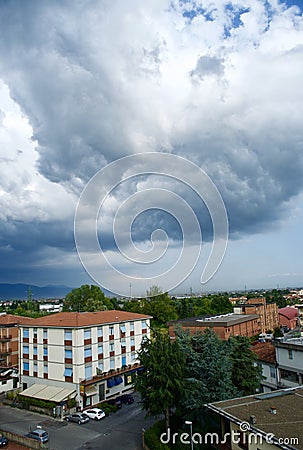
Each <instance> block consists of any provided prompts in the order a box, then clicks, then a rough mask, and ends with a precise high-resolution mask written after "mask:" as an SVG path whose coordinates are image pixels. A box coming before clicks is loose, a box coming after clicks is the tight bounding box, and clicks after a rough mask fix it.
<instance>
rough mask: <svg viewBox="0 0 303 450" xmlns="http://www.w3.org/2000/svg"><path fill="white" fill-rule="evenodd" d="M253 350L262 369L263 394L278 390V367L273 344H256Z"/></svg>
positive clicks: (261, 385) (261, 389)
mask: <svg viewBox="0 0 303 450" xmlns="http://www.w3.org/2000/svg"><path fill="white" fill-rule="evenodd" d="M251 350H252V351H253V352H254V353H255V354H256V355H257V358H258V365H259V366H260V367H261V368H262V376H263V378H262V380H261V383H260V391H261V392H271V391H274V390H276V389H278V367H277V360H276V348H275V346H274V345H273V344H272V343H271V342H258V341H257V342H255V343H253V346H252V347H251Z"/></svg>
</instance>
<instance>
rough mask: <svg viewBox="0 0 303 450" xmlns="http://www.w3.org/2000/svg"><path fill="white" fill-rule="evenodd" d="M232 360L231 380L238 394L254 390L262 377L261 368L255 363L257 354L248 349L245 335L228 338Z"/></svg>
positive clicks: (251, 392) (248, 393) (247, 393)
mask: <svg viewBox="0 0 303 450" xmlns="http://www.w3.org/2000/svg"><path fill="white" fill-rule="evenodd" d="M228 345H229V348H230V359H231V361H232V382H233V385H234V386H235V387H236V388H237V389H238V391H239V393H240V395H250V394H254V393H255V392H256V389H257V388H258V387H259V385H260V381H261V379H262V368H261V367H259V366H258V365H257V361H258V358H257V355H256V354H255V353H254V352H252V351H251V349H250V345H251V344H250V340H249V339H248V338H247V337H245V336H236V337H231V338H229V341H228Z"/></svg>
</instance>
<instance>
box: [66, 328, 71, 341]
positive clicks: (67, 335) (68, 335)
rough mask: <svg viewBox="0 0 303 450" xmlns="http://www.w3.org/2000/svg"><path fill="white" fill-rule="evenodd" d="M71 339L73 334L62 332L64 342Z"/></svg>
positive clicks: (69, 331) (67, 331)
mask: <svg viewBox="0 0 303 450" xmlns="http://www.w3.org/2000/svg"><path fill="white" fill-rule="evenodd" d="M72 339H73V332H72V330H64V340H65V341H71V340H72Z"/></svg>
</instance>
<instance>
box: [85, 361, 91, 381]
mask: <svg viewBox="0 0 303 450" xmlns="http://www.w3.org/2000/svg"><path fill="white" fill-rule="evenodd" d="M92 377H93V368H92V366H91V365H90V366H85V379H86V380H89V379H90V378H92Z"/></svg>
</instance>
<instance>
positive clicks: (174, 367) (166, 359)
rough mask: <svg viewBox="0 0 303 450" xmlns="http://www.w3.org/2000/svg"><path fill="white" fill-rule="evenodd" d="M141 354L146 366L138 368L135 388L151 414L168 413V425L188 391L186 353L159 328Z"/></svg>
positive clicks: (147, 341)
mask: <svg viewBox="0 0 303 450" xmlns="http://www.w3.org/2000/svg"><path fill="white" fill-rule="evenodd" d="M138 357H139V360H140V363H141V364H142V365H143V367H144V369H143V370H142V371H139V372H138V375H137V377H136V380H135V389H136V390H137V391H138V392H140V394H141V397H142V402H143V408H144V409H145V410H146V411H147V412H148V414H149V415H153V416H157V415H159V414H164V415H165V424H166V429H168V428H169V418H170V411H171V409H172V408H173V407H175V406H176V405H177V403H178V401H179V399H180V397H182V395H183V391H184V384H185V383H184V370H185V358H184V354H183V353H182V352H181V348H180V346H179V344H178V342H176V341H173V342H171V340H170V337H169V335H168V334H167V333H161V332H156V333H154V337H153V338H151V339H146V340H145V341H143V343H142V345H141V349H140V351H139V352H138Z"/></svg>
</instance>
